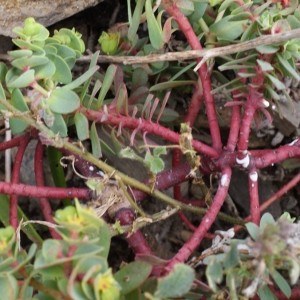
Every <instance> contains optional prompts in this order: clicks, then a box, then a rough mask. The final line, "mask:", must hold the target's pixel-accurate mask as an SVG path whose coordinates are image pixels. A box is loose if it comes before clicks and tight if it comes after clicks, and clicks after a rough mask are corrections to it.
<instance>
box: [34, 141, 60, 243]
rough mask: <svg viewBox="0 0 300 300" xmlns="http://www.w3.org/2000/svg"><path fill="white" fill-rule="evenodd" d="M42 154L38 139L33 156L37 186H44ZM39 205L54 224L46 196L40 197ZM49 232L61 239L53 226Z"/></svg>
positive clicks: (55, 237)
mask: <svg viewBox="0 0 300 300" xmlns="http://www.w3.org/2000/svg"><path fill="white" fill-rule="evenodd" d="M43 154H44V148H43V145H42V144H41V142H40V141H39V142H38V143H37V145H36V148H35V156H34V172H35V181H36V185H37V186H39V187H44V186H45V184H44V174H43ZM40 207H41V210H42V212H43V215H44V218H45V220H46V221H47V222H49V223H53V224H55V222H54V220H53V212H52V209H51V206H50V203H49V201H48V199H47V198H45V197H41V198H40ZM49 231H50V234H51V236H52V238H53V239H58V240H59V239H61V236H60V235H59V234H58V233H57V232H56V231H55V230H54V228H51V227H49Z"/></svg>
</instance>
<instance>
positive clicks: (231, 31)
mask: <svg viewBox="0 0 300 300" xmlns="http://www.w3.org/2000/svg"><path fill="white" fill-rule="evenodd" d="M230 18H231V16H227V17H224V18H222V19H221V20H219V21H217V22H216V23H214V24H212V25H211V26H210V27H209V30H210V32H211V33H212V34H214V35H215V36H216V37H217V38H218V39H219V40H220V39H226V40H230V41H233V40H235V39H236V38H237V37H239V36H240V35H241V34H242V33H243V32H244V28H243V25H244V24H246V21H239V22H231V21H230Z"/></svg>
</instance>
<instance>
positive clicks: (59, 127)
mask: <svg viewBox="0 0 300 300" xmlns="http://www.w3.org/2000/svg"><path fill="white" fill-rule="evenodd" d="M53 117H54V120H53V125H52V126H51V127H50V129H51V130H52V131H53V132H54V133H55V134H59V135H60V136H61V137H66V136H68V129H67V125H66V122H65V120H64V118H63V116H62V115H60V114H56V113H53Z"/></svg>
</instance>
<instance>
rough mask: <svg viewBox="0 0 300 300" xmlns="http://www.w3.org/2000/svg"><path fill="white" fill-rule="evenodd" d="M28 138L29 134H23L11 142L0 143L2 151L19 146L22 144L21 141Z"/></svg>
mask: <svg viewBox="0 0 300 300" xmlns="http://www.w3.org/2000/svg"><path fill="white" fill-rule="evenodd" d="M26 136H29V134H28V133H26V134H22V135H20V136H18V137H15V138H13V139H11V140H10V141H7V142H2V143H0V151H4V150H6V149H10V148H13V147H17V146H19V145H20V143H21V141H22V140H23V139H24V138H25V137H26Z"/></svg>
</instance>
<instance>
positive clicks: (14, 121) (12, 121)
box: [9, 89, 29, 133]
mask: <svg viewBox="0 0 300 300" xmlns="http://www.w3.org/2000/svg"><path fill="white" fill-rule="evenodd" d="M11 102H12V105H13V106H14V107H15V108H16V109H18V110H19V111H21V112H25V111H28V110H29V109H28V106H27V104H26V102H25V100H24V97H23V95H22V93H21V91H20V90H19V89H14V90H13V92H12V94H11ZM9 125H10V129H11V130H12V132H13V133H21V132H22V131H24V130H25V129H26V128H27V126H28V124H27V123H26V122H24V121H22V120H20V119H18V118H9Z"/></svg>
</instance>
